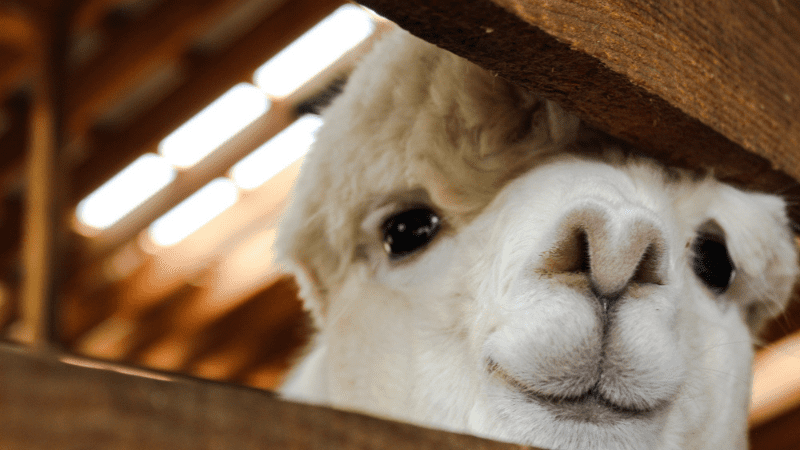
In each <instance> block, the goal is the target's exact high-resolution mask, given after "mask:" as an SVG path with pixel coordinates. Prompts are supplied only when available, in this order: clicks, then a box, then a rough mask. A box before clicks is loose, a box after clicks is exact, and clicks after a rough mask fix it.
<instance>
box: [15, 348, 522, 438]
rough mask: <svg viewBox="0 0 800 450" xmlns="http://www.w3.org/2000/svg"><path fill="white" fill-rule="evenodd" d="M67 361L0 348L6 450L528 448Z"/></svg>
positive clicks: (236, 389)
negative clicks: (79, 449) (81, 449)
mask: <svg viewBox="0 0 800 450" xmlns="http://www.w3.org/2000/svg"><path fill="white" fill-rule="evenodd" d="M68 361H70V362H71V363H65V362H61V361H58V360H56V359H48V358H44V357H33V356H31V355H26V354H24V353H23V352H21V351H19V350H16V349H13V348H7V347H6V348H2V347H0V398H2V399H3V401H2V402H0V417H2V418H3V420H2V421H0V448H3V449H7V450H40V449H41V450H51V449H60V448H71V447H73V446H75V445H89V443H90V444H91V446H92V447H94V448H103V449H109V450H117V449H119V450H122V449H148V448H168V449H173V450H182V449H187V450H188V449H192V450H195V449H199V448H225V449H228V450H238V449H256V448H281V449H332V450H337V449H341V450H355V449H369V448H373V449H379V448H392V449H397V450H404V449H408V450H411V449H414V450H449V449H453V450H456V449H458V450H461V449H464V448H469V449H474V450H512V449H516V450H523V449H530V447H526V446H520V445H512V444H503V443H498V442H493V441H489V440H485V439H480V438H477V437H473V436H467V435H460V434H453V433H447V432H443V431H436V430H430V429H426V428H421V427H416V426H412V425H408V424H403V423H398V422H391V421H386V420H381V419H377V418H373V417H368V416H365V415H361V414H355V413H349V412H342V411H336V410H332V409H328V408H322V407H314V406H308V405H301V404H296V403H290V402H285V401H281V400H279V399H276V398H275V397H274V396H273V395H270V394H269V393H267V392H264V391H257V390H253V389H247V388H241V387H234V386H230V385H223V384H215V383H209V382H200V381H198V380H193V379H188V378H182V377H174V376H167V375H164V374H159V373H154V372H152V373H148V372H142V371H134V370H130V369H125V368H121V367H114V366H109V365H107V364H106V365H104V364H103V363H97V362H94V361H90V360H81V359H77V358H71V359H68ZM82 366H83V367H82ZM86 366H89V367H86ZM92 366H94V368H92ZM131 373H136V374H140V375H147V376H149V377H147V376H134V375H131Z"/></svg>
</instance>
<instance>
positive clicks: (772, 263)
mask: <svg viewBox="0 0 800 450" xmlns="http://www.w3.org/2000/svg"><path fill="white" fill-rule="evenodd" d="M743 211H746V212H747V213H745V214H742V212H743ZM711 213H712V219H713V220H714V221H715V222H716V223H718V224H719V226H720V227H721V228H722V229H723V230H724V233H725V239H726V242H727V246H728V252H729V253H730V256H731V259H732V260H733V262H734V265H735V267H736V269H735V270H736V275H735V277H734V279H733V283H732V284H731V287H730V288H729V290H728V292H727V293H726V296H728V297H729V298H730V300H732V301H733V302H735V303H736V304H737V305H738V307H739V308H740V310H741V312H742V317H743V318H744V320H745V322H746V323H747V324H748V326H749V327H750V330H751V331H752V332H753V334H757V333H758V332H759V330H760V329H761V327H762V325H764V323H765V322H766V321H767V320H769V319H771V318H773V317H775V316H777V315H779V314H781V313H782V312H783V310H784V309H785V308H786V306H787V304H788V303H789V300H790V299H791V298H792V293H793V290H794V289H793V288H794V285H795V283H796V281H797V277H798V249H797V245H796V241H795V238H794V235H793V234H792V232H791V229H790V227H789V219H788V217H787V214H786V204H785V202H784V201H783V200H782V199H780V198H778V197H775V196H772V195H765V194H757V193H749V192H742V191H739V190H737V189H734V188H732V187H729V186H724V185H721V186H720V190H719V195H718V196H717V198H716V199H715V201H714V204H713V206H712V210H711Z"/></svg>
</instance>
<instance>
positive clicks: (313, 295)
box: [277, 30, 798, 450]
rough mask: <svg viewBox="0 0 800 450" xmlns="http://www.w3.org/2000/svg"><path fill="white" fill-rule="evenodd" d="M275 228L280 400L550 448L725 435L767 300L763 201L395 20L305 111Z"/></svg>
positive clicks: (784, 254) (786, 243)
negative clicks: (296, 295) (287, 343)
mask: <svg viewBox="0 0 800 450" xmlns="http://www.w3.org/2000/svg"><path fill="white" fill-rule="evenodd" d="M324 119H325V124H324V125H323V127H322V128H321V129H320V131H319V133H318V136H317V142H316V143H315V146H314V148H312V150H311V152H310V153H309V154H308V155H307V157H306V160H305V162H304V166H303V168H302V171H301V174H300V176H299V178H298V182H297V186H296V188H295V191H294V194H293V196H292V199H291V204H290V206H289V208H288V211H287V213H286V216H285V218H284V220H283V223H282V225H281V228H280V230H279V239H278V244H277V245H278V249H277V251H278V254H279V258H281V259H280V260H281V261H282V263H283V264H284V265H285V267H287V268H288V270H291V271H292V272H293V273H294V274H295V275H296V277H297V279H298V282H299V284H300V286H301V296H302V297H303V299H304V301H305V305H306V307H307V308H308V309H309V311H310V313H311V315H312V317H313V320H314V323H315V326H316V328H317V330H318V332H317V334H316V336H315V338H314V342H313V345H312V348H311V349H310V350H309V352H308V354H307V355H306V356H304V358H303V359H302V361H301V362H300V364H299V365H298V366H297V367H296V368H295V369H294V371H293V372H292V374H291V376H290V378H289V380H288V381H287V382H286V383H285V385H284V386H283V387H282V391H281V392H282V395H284V396H285V397H286V398H289V399H294V400H298V401H305V402H312V403H317V404H323V405H330V406H335V407H338V408H343V409H348V410H355V411H360V412H366V413H370V414H374V415H377V416H381V417H385V418H390V419H394V420H401V421H407V422H411V423H415V424H420V425H424V426H429V427H438V428H443V429H446V430H451V431H457V432H463V433H470V434H475V435H479V436H483V437H489V438H493V439H496V440H501V441H507V442H513V443H520V444H527V445H534V446H539V447H543V448H552V449H556V448H557V449H715V450H718V449H722V448H725V449H735V448H739V449H741V448H746V446H747V437H746V425H747V408H748V401H749V396H750V393H749V391H750V384H751V377H752V375H751V367H750V366H751V361H752V356H753V350H752V347H753V344H752V336H753V335H754V333H755V332H756V331H757V330H758V327H759V325H760V324H761V323H762V322H763V321H764V320H765V319H766V318H768V317H770V316H771V315H774V314H776V313H778V312H779V311H781V310H782V309H783V308H784V306H785V304H786V303H787V302H788V299H789V297H790V292H791V290H792V286H793V283H794V280H795V277H796V275H797V273H798V267H797V254H796V250H795V245H794V240H793V235H792V233H791V231H790V228H789V221H788V219H787V216H786V213H785V203H784V201H783V200H782V199H780V198H778V197H776V196H772V195H767V194H760V193H753V192H745V191H743V190H740V189H737V188H734V187H732V186H729V185H726V184H724V183H721V182H719V181H717V180H715V179H714V178H712V177H710V176H706V175H701V174H697V173H693V172H689V171H686V170H679V169H674V168H665V167H663V166H661V165H659V164H658V163H656V162H653V161H651V160H648V159H646V158H643V157H639V156H634V155H630V154H626V153H623V152H622V151H621V150H618V149H615V148H614V147H613V145H612V144H610V143H609V142H610V140H608V139H606V138H602V137H601V136H600V135H599V133H597V132H593V131H591V130H590V129H589V128H588V127H587V126H585V125H584V124H582V123H581V121H579V120H578V119H577V118H576V117H574V116H572V115H570V114H569V113H567V112H565V111H564V110H563V109H562V108H560V107H559V106H558V105H557V104H555V103H553V102H550V101H548V100H546V99H544V98H542V97H541V96H538V95H536V94H533V93H530V92H528V91H526V90H523V89H521V88H518V87H516V86H514V85H512V84H510V83H508V82H506V81H504V80H503V79H501V78H499V77H496V76H494V75H492V74H490V73H488V72H487V71H485V70H483V69H481V68H479V67H477V66H475V65H474V64H472V63H470V62H468V61H466V60H464V59H462V58H459V57H457V56H455V55H453V54H450V53H448V52H446V51H444V50H441V49H438V48H436V47H435V46H433V45H430V44H428V43H426V42H423V41H421V40H419V39H417V38H415V37H412V36H411V35H409V34H408V33H406V32H404V31H401V30H398V31H394V32H392V33H390V34H389V35H388V36H387V37H385V38H384V39H383V40H382V41H381V42H380V43H379V44H378V45H377V46H376V48H375V49H374V50H373V51H372V52H371V53H370V54H369V55H368V56H367V57H366V58H365V59H364V60H363V61H362V63H361V64H360V66H359V68H357V69H356V71H355V72H354V73H353V75H352V76H351V79H350V81H349V82H348V84H347V86H346V88H345V90H344V92H343V93H342V94H341V95H340V97H339V98H338V99H337V100H336V101H335V102H334V103H333V104H332V105H331V106H330V107H329V108H328V109H327V110H326V111H325V113H324Z"/></svg>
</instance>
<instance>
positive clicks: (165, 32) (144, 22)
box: [68, 0, 238, 133]
mask: <svg viewBox="0 0 800 450" xmlns="http://www.w3.org/2000/svg"><path fill="white" fill-rule="evenodd" d="M91 3H93V4H97V6H96V7H97V8H105V7H107V6H109V5H107V4H106V3H108V2H106V1H102V2H100V1H97V2H91ZM101 3H102V4H101ZM237 3H238V2H237V1H236V0H187V1H167V2H161V3H160V4H158V5H157V6H156V7H155V8H153V9H152V10H150V11H148V12H147V13H146V14H145V15H144V17H142V18H139V19H138V20H135V21H133V22H132V23H129V24H127V25H126V26H124V27H123V29H120V30H116V32H115V33H114V35H115V37H116V39H115V40H113V41H112V42H109V43H108V44H107V45H106V46H105V50H104V51H103V52H102V53H101V54H100V55H98V56H97V57H95V58H94V59H93V60H92V61H91V62H90V63H89V64H87V65H86V66H84V67H82V68H81V69H80V70H79V72H78V73H77V74H75V76H74V78H73V84H72V86H71V87H70V89H69V91H68V93H69V96H68V111H69V116H70V123H69V128H70V129H71V131H73V132H76V133H80V132H81V131H82V130H85V129H86V127H87V126H89V125H91V124H92V123H93V122H94V120H95V119H96V118H97V117H98V116H99V115H100V114H102V112H103V111H105V110H106V109H108V108H109V106H110V105H111V104H112V103H113V101H114V100H115V99H117V98H119V97H122V96H124V93H125V92H126V91H130V90H132V89H133V88H134V86H136V85H137V84H140V83H142V82H144V81H145V80H146V79H147V78H148V77H149V76H150V75H151V74H152V73H153V72H154V71H155V70H157V69H158V68H159V67H160V66H162V65H164V64H166V63H168V62H170V61H172V60H174V59H176V58H179V57H180V56H181V55H182V54H183V53H184V52H185V51H186V48H187V47H189V45H190V43H191V42H192V41H193V40H195V39H197V37H198V36H199V35H200V34H201V33H202V32H203V31H204V30H205V29H206V28H208V27H209V26H210V25H211V24H212V23H213V20H212V19H214V18H216V17H219V16H224V15H225V14H227V13H228V11H230V10H231V9H233V8H234V7H235V6H236V4H237ZM87 14H88V12H87ZM95 14H96V12H95Z"/></svg>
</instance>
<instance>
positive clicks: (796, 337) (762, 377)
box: [750, 333, 800, 427]
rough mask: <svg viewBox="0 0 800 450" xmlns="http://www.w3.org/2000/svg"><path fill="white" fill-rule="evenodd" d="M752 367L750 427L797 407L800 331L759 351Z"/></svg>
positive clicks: (799, 388)
mask: <svg viewBox="0 0 800 450" xmlns="http://www.w3.org/2000/svg"><path fill="white" fill-rule="evenodd" d="M753 368H754V373H755V375H754V377H753V398H752V402H751V406H750V426H751V427H758V426H759V425H762V424H764V423H766V422H769V421H770V420H773V419H775V418H776V417H779V416H781V415H782V414H786V413H788V412H790V411H793V410H795V409H800V333H796V334H793V335H790V336H787V337H785V338H783V339H781V340H780V341H778V342H775V343H773V344H772V345H770V346H768V347H766V348H765V349H763V350H761V351H760V352H759V353H758V354H757V355H756V360H755V364H754V366H753Z"/></svg>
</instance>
